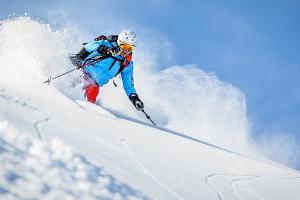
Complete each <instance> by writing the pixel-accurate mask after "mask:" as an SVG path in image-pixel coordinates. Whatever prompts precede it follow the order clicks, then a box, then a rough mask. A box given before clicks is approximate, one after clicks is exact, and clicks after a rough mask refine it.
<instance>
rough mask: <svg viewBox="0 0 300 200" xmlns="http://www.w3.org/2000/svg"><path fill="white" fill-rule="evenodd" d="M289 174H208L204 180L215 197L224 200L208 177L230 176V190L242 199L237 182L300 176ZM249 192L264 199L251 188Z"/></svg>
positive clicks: (261, 199) (263, 199)
mask: <svg viewBox="0 0 300 200" xmlns="http://www.w3.org/2000/svg"><path fill="white" fill-rule="evenodd" d="M290 175H291V174H283V175H276V176H273V175H246V174H210V175H208V176H206V177H205V181H206V183H207V184H208V185H209V187H210V188H211V189H212V190H213V191H214V192H215V193H216V195H217V197H218V199H219V200H224V199H225V198H224V197H223V196H222V192H221V191H219V190H218V187H217V186H216V185H215V184H213V181H212V180H210V179H213V178H216V177H218V176H223V177H224V176H225V177H226V176H227V177H232V179H231V181H230V186H229V187H230V190H231V191H232V192H233V194H234V195H235V196H236V197H237V198H238V199H241V200H243V199H244V198H243V197H242V196H241V195H240V194H239V192H238V189H237V188H236V186H235V185H236V184H238V183H239V182H244V181H252V180H255V179H259V178H265V177H268V178H279V179H300V177H297V176H290ZM242 176H244V177H245V178H234V177H242ZM251 191H252V192H251V194H252V196H255V197H256V199H258V200H265V198H263V197H261V196H260V195H258V194H257V193H256V192H255V191H253V190H251Z"/></svg>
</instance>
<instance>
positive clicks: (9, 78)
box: [0, 17, 300, 200]
mask: <svg viewBox="0 0 300 200" xmlns="http://www.w3.org/2000/svg"><path fill="white" fill-rule="evenodd" d="M69 41H70V38H68V34H67V32H66V31H54V30H52V29H51V27H49V26H47V25H44V24H43V23H41V22H38V21H35V20H32V19H30V18H28V17H24V18H17V19H14V20H7V21H5V22H2V24H1V28H0V68H1V73H0V142H1V147H0V161H1V166H0V198H1V199H208V200H209V199H211V200H215V199H230V200H232V199H233V200H234V199H283V196H282V195H283V194H284V195H285V197H284V198H285V199H291V200H293V199H295V200H296V199H298V196H299V195H300V191H299V188H300V174H299V172H298V171H295V170H293V169H290V168H288V167H286V166H283V165H280V164H278V163H274V162H272V161H270V160H268V159H266V158H264V157H262V156H261V155H258V154H257V151H256V150H255V149H254V148H252V146H251V145H250V144H249V143H248V141H247V134H248V132H247V131H248V127H247V118H246V105H245V104H246V102H245V98H244V96H243V95H242V93H241V92H240V91H239V90H238V89H236V88H234V87H233V86H231V85H228V84H225V83H222V82H221V81H219V80H218V79H217V78H216V77H215V76H214V75H213V74H207V73H205V72H202V71H199V70H197V69H195V68H194V67H191V66H190V67H185V68H181V67H179V66H175V67H173V68H171V69H166V70H164V71H162V72H161V73H160V74H159V75H155V74H154V73H153V72H151V70H147V69H145V70H141V69H140V68H136V77H137V78H136V82H137V83H136V85H138V86H139V87H143V90H140V91H141V92H140V96H141V97H142V98H143V99H145V100H144V101H145V106H146V111H147V112H148V114H150V115H151V117H152V118H153V120H154V121H155V122H157V123H158V124H159V126H160V127H159V128H154V127H152V126H151V123H149V121H147V119H145V116H144V115H143V114H142V113H139V112H137V111H136V110H134V108H133V107H132V105H131V103H130V102H129V101H128V99H127V97H126V96H125V94H124V92H123V91H122V88H121V87H120V86H119V87H118V88H114V87H113V86H111V85H108V86H107V87H103V88H101V91H100V92H101V95H102V96H103V98H101V101H100V102H97V104H101V106H99V105H92V104H89V103H87V102H83V101H82V100H83V99H82V91H81V89H80V84H79V85H78V86H77V87H75V88H72V87H70V85H71V83H72V81H73V80H75V79H76V77H77V76H78V75H79V73H77V72H74V73H73V74H70V75H69V76H66V77H64V78H61V79H57V80H55V81H54V82H53V84H51V85H45V84H43V82H44V81H45V80H46V79H47V78H48V76H49V75H50V74H51V75H52V74H59V73H63V72H64V71H67V70H69V69H70V66H69V63H68V61H67V59H66V54H67V53H69V52H71V50H72V48H73V47H72V44H71V43H70V42H69ZM15 46H17V47H19V48H14V47H15ZM45 49H47V51H45ZM136 63H137V64H140V65H141V61H140V60H138V57H137V62H136ZM68 66H69V67H68ZM152 75H153V76H152ZM138 77H143V78H138ZM150 83H156V84H150ZM144 88H145V89H144ZM138 89H140V88H138ZM174 90H175V91H176V92H174ZM192 91H193V92H192ZM182 97H186V98H182ZM150 99H151V100H150ZM191 108H192V109H191ZM182 116H185V117H184V118H183V117H182Z"/></svg>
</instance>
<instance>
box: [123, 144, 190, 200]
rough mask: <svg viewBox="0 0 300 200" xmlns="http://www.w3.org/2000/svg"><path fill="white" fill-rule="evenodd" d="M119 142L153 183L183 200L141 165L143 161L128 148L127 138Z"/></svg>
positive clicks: (182, 199)
mask: <svg viewBox="0 0 300 200" xmlns="http://www.w3.org/2000/svg"><path fill="white" fill-rule="evenodd" d="M120 142H121V143H122V145H123V147H124V149H125V150H126V152H127V153H128V154H129V156H130V157H131V158H132V159H133V160H134V161H135V162H136V163H137V165H138V166H139V167H140V168H141V169H142V171H143V172H144V173H145V174H146V175H147V176H148V177H149V178H151V179H152V180H153V181H154V182H155V183H157V184H158V185H159V186H161V187H162V188H163V189H164V190H166V191H167V192H168V193H169V194H170V195H171V196H173V197H175V198H176V199H180V200H184V198H183V197H181V196H180V195H179V194H177V193H176V192H174V191H173V190H172V189H171V188H169V187H168V186H166V185H165V184H164V183H163V182H162V181H161V180H159V178H157V177H156V176H155V175H154V174H153V173H151V172H150V171H149V170H148V169H147V168H146V167H145V165H143V163H142V162H141V161H140V160H139V159H138V158H137V157H136V156H135V155H134V153H133V152H132V151H131V150H130V148H129V147H128V145H127V144H126V143H127V140H126V139H122V140H120Z"/></svg>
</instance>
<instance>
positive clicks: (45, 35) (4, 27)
mask: <svg viewBox="0 0 300 200" xmlns="http://www.w3.org/2000/svg"><path fill="white" fill-rule="evenodd" d="M69 41H70V37H69V35H68V33H67V31H66V30H53V29H52V28H51V26H50V25H48V24H44V23H41V22H40V21H38V20H34V19H31V18H30V17H27V16H25V17H18V18H15V19H10V20H5V21H2V22H0V66H1V73H0V81H1V82H2V83H3V84H9V85H12V86H15V87H18V88H20V89H22V88H23V89H24V90H26V89H27V90H28V88H30V87H32V86H42V85H43V84H42V83H43V82H44V81H45V80H46V79H47V78H48V76H49V75H57V74H59V73H62V72H65V71H67V70H69V69H70V68H71V66H70V63H69V61H68V59H67V55H68V53H69V52H70V48H71V46H72V44H71V43H70V42H69ZM67 77H68V76H67ZM69 77H72V75H71V76H69ZM67 80H68V79H67ZM68 84H69V82H68V81H59V80H58V84H57V85H58V86H59V87H60V88H61V89H64V88H66V86H67V85H68Z"/></svg>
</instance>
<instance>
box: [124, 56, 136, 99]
mask: <svg viewBox="0 0 300 200" xmlns="http://www.w3.org/2000/svg"><path fill="white" fill-rule="evenodd" d="M121 77H122V82H123V88H124V90H125V92H126V95H127V96H129V95H131V94H132V93H136V90H135V88H134V81H133V63H132V62H130V64H129V66H128V67H126V68H125V69H124V70H123V71H122V73H121Z"/></svg>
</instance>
